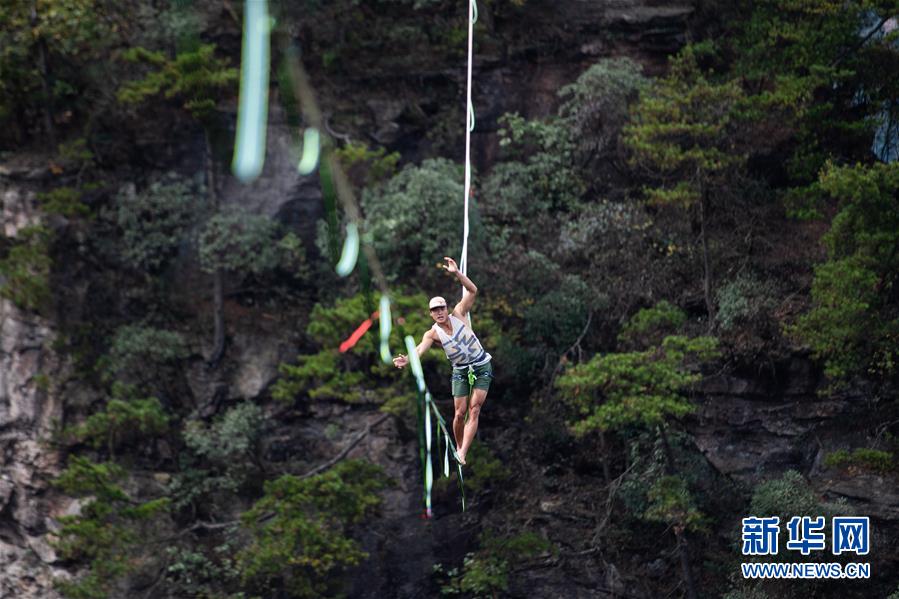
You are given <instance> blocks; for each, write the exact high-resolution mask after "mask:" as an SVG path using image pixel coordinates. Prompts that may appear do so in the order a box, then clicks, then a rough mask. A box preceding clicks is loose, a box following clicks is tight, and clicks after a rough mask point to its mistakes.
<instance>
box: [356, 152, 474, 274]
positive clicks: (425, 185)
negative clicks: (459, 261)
mask: <svg viewBox="0 0 899 599" xmlns="http://www.w3.org/2000/svg"><path fill="white" fill-rule="evenodd" d="M464 196H465V194H464V189H463V177H462V170H461V168H460V167H459V166H458V165H456V164H454V163H452V162H450V161H449V160H445V159H429V160H425V161H424V162H422V163H421V165H420V166H414V165H409V166H406V168H404V169H403V170H401V171H400V172H399V173H398V174H396V175H395V176H394V177H392V178H391V179H389V180H388V181H386V182H385V183H384V184H382V185H379V186H376V187H371V188H367V189H365V190H364V191H363V194H362V209H363V212H364V213H365V230H366V233H367V234H368V235H369V236H370V237H371V243H372V245H373V246H374V249H375V251H376V252H377V254H378V256H379V259H381V260H382V261H383V262H382V266H383V267H384V270H385V271H386V272H387V273H389V275H391V276H392V277H395V278H400V277H403V278H405V277H408V276H412V275H417V276H422V275H424V276H426V280H428V279H430V280H435V279H436V275H433V274H431V273H435V272H436V271H435V269H434V265H435V264H436V263H438V262H439V261H440V260H442V259H443V256H447V255H450V256H452V255H458V253H459V252H460V251H461V249H462V247H461V243H462V242H461V237H460V234H459V232H460V231H461V230H462V218H463V210H462V201H463V200H464ZM469 210H470V218H471V219H472V221H473V222H472V226H473V229H474V230H473V231H472V233H471V234H470V236H469V243H472V242H476V239H477V234H478V229H477V226H478V220H477V219H478V217H477V210H478V208H477V204H476V203H473V204H472V205H471V207H470V208H469ZM469 251H470V252H471V251H472V250H471V249H469ZM428 275H430V276H428Z"/></svg>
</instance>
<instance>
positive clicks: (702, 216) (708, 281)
mask: <svg viewBox="0 0 899 599" xmlns="http://www.w3.org/2000/svg"><path fill="white" fill-rule="evenodd" d="M707 209H708V190H707V189H706V188H705V186H703V188H702V198H701V199H700V201H699V235H700V238H701V239H702V268H703V281H702V290H703V293H704V295H705V307H706V310H707V311H708V314H709V330H712V327H713V326H714V324H715V305H714V304H713V303H712V267H711V265H710V264H709V238H708V230H707V229H708V226H707V224H706V211H707Z"/></svg>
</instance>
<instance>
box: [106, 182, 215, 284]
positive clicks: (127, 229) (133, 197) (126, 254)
mask: <svg viewBox="0 0 899 599" xmlns="http://www.w3.org/2000/svg"><path fill="white" fill-rule="evenodd" d="M202 198H203V195H202V190H198V189H195V188H194V186H193V185H191V184H190V183H189V182H188V181H185V180H183V179H179V178H177V177H175V176H169V177H167V178H165V179H163V180H160V181H156V182H154V183H151V184H150V185H149V186H148V187H147V188H146V189H144V190H142V191H140V192H136V191H135V190H134V188H133V187H126V188H125V189H123V190H122V191H121V192H120V193H119V194H118V196H116V204H115V209H114V210H115V212H114V214H115V221H116V224H117V225H118V226H119V228H120V229H121V231H122V241H123V242H124V247H123V250H122V257H123V258H124V259H125V261H126V262H127V263H128V264H130V265H131V266H133V267H135V268H140V269H144V270H146V271H147V272H150V273H158V272H159V270H160V269H161V268H163V267H164V266H165V265H166V264H168V262H169V261H170V260H171V259H172V258H173V257H174V256H175V255H176V254H177V252H178V249H179V247H180V245H181V244H182V243H184V242H185V241H186V240H187V236H188V234H189V232H190V230H191V228H192V227H193V226H194V224H195V223H196V221H197V219H198V215H199V214H200V213H201V211H202V210H203V201H202Z"/></svg>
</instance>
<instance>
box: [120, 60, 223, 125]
mask: <svg viewBox="0 0 899 599" xmlns="http://www.w3.org/2000/svg"><path fill="white" fill-rule="evenodd" d="M215 52H216V47H215V44H202V45H200V46H199V47H198V48H196V49H195V50H192V51H183V52H179V53H178V54H177V55H176V56H175V58H174V59H171V58H168V57H167V56H166V55H165V53H163V52H154V51H151V50H147V49H146V48H141V47H136V48H129V49H128V50H127V51H126V52H125V53H124V54H123V55H122V56H123V58H124V59H125V60H127V61H129V62H134V63H139V64H144V65H147V66H148V67H149V72H148V73H147V74H146V75H145V76H144V78H143V79H137V80H134V81H130V82H128V83H126V84H125V85H123V86H122V87H121V88H120V89H119V93H118V98H119V101H120V102H123V103H125V104H132V105H134V104H140V103H141V102H144V101H145V100H147V99H148V98H151V97H153V96H156V95H160V94H161V95H162V96H164V97H165V98H169V99H173V98H179V99H180V100H181V102H182V108H184V109H185V110H186V111H187V112H188V113H190V115H191V116H193V117H194V118H195V119H197V120H198V121H199V122H201V123H204V124H208V123H209V120H210V119H211V117H212V115H213V112H214V110H215V106H216V104H217V102H218V99H219V97H220V96H222V95H223V94H224V92H225V90H228V89H233V87H234V85H235V84H236V82H237V69H235V68H233V67H229V66H228V63H229V61H228V59H226V58H219V57H217V56H216V55H215Z"/></svg>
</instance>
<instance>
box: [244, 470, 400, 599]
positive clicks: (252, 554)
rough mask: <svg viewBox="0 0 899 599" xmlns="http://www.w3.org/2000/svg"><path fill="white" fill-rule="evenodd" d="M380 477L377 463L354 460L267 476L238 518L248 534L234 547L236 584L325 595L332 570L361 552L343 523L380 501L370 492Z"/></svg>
mask: <svg viewBox="0 0 899 599" xmlns="http://www.w3.org/2000/svg"><path fill="white" fill-rule="evenodd" d="M384 484H385V483H384V481H383V479H382V478H381V476H380V469H379V468H377V467H376V466H374V465H372V464H369V463H367V462H361V461H347V462H341V463H340V464H338V465H337V466H335V467H334V468H333V469H331V470H329V471H328V472H326V473H324V474H320V475H317V476H314V477H311V478H306V479H301V478H298V477H296V476H292V475H284V476H282V477H280V478H278V479H277V480H274V481H269V482H267V483H266V484H265V495H264V496H263V497H262V498H261V499H260V500H259V501H257V502H256V503H255V504H254V505H253V507H252V508H251V509H250V510H248V511H247V512H245V513H244V515H243V516H242V519H241V520H242V523H243V527H244V528H245V529H246V531H247V532H248V534H249V535H250V539H251V540H250V543H249V544H248V545H247V546H246V547H245V548H244V549H243V550H242V551H241V552H240V553H239V554H238V567H239V568H240V571H241V578H242V581H243V584H244V585H245V586H246V587H247V589H248V590H249V591H250V592H251V593H261V594H263V595H273V594H278V593H284V594H285V595H286V596H288V597H326V596H333V593H334V591H335V588H334V586H333V579H332V578H331V576H332V575H333V573H334V571H336V570H339V569H341V568H344V567H346V566H350V565H354V564H358V563H360V562H361V561H362V559H363V558H365V557H366V554H365V552H363V551H362V550H361V549H360V548H359V544H358V543H357V542H356V541H354V540H353V539H351V538H349V537H348V536H346V531H347V528H348V527H349V526H350V525H351V524H354V523H357V522H359V521H360V520H362V519H363V518H364V517H365V516H366V515H368V514H369V513H370V512H371V511H372V510H373V509H375V508H376V507H377V506H378V505H379V504H380V499H379V498H378V496H377V494H376V492H377V491H378V490H379V489H381V488H383V487H384Z"/></svg>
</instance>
